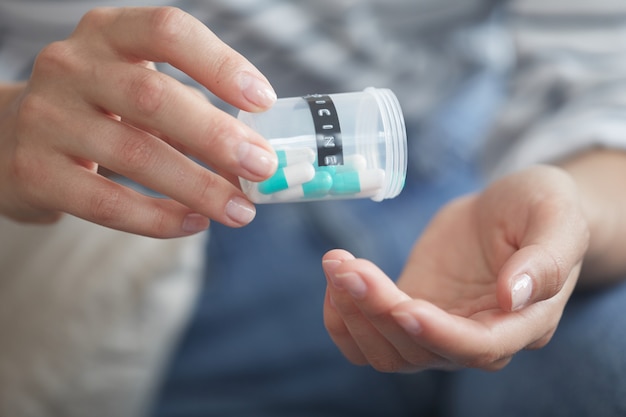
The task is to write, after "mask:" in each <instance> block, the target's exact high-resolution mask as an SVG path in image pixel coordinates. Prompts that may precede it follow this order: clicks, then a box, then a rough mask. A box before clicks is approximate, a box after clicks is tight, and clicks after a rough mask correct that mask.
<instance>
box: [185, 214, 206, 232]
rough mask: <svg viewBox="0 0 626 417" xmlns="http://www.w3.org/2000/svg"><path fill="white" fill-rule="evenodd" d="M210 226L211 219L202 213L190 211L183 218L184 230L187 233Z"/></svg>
mask: <svg viewBox="0 0 626 417" xmlns="http://www.w3.org/2000/svg"><path fill="white" fill-rule="evenodd" d="M208 227H209V219H207V218H206V217H204V216H203V215H201V214H197V213H190V214H188V215H186V216H185V218H184V219H183V225H182V227H181V228H182V230H183V232H185V233H190V234H193V233H198V232H201V231H203V230H206V229H207V228H208Z"/></svg>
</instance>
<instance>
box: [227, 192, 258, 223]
mask: <svg viewBox="0 0 626 417" xmlns="http://www.w3.org/2000/svg"><path fill="white" fill-rule="evenodd" d="M226 216H228V218H229V219H231V220H232V221H234V222H235V223H237V224H240V225H242V226H243V225H246V224H248V223H250V222H251V221H252V219H254V216H256V209H255V208H254V205H253V204H252V203H251V202H249V201H248V200H246V199H245V198H241V197H234V198H233V199H232V200H230V201H229V202H228V203H227V204H226Z"/></svg>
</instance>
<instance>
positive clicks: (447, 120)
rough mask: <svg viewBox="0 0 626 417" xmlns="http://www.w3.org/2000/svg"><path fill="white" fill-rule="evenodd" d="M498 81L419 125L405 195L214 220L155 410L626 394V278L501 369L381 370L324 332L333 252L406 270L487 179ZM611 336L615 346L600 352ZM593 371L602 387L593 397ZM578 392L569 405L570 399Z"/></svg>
mask: <svg viewBox="0 0 626 417" xmlns="http://www.w3.org/2000/svg"><path fill="white" fill-rule="evenodd" d="M500 81H501V78H500V76H499V75H497V74H493V73H488V72H487V73H482V74H479V75H478V76H476V77H474V78H472V79H470V80H468V82H467V83H465V84H464V85H463V86H462V88H461V89H460V91H459V94H457V95H456V96H455V97H454V98H453V99H452V100H450V101H449V102H447V103H445V105H444V106H443V107H442V108H441V109H440V111H439V112H438V114H437V115H436V116H435V117H433V118H432V120H431V122H430V123H429V124H427V125H422V126H419V129H415V128H411V129H410V152H411V154H410V155H411V156H410V160H411V162H412V164H411V167H410V170H409V176H408V178H407V183H406V187H405V190H404V191H403V192H402V194H401V195H400V196H399V197H397V198H395V199H393V200H388V201H384V202H382V203H374V202H371V201H364V200H353V201H341V202H318V203H295V204H284V205H266V206H263V205H261V206H258V213H257V217H256V219H255V220H254V222H253V223H252V224H251V225H249V226H247V227H245V228H242V229H237V230H235V229H228V228H225V227H223V226H221V225H218V224H214V225H213V226H212V227H211V239H210V242H209V245H208V247H207V253H206V256H207V268H206V278H205V285H204V287H203V291H202V293H201V294H200V297H199V302H198V305H197V309H196V312H195V314H194V316H193V318H192V320H191V322H190V323H189V327H188V329H187V331H186V332H185V334H184V336H183V338H182V340H181V341H180V345H179V348H178V350H177V352H176V354H175V355H174V357H173V358H172V361H171V363H170V367H169V369H168V372H167V374H166V377H165V380H164V383H163V386H162V389H161V391H160V393H159V396H158V398H157V401H156V404H155V408H154V412H153V415H155V416H159V417H167V416H176V417H193V416H203V417H206V416H221V417H225V416H257V417H263V416H324V417H332V416H342V417H346V416H361V417H362V416H416V415H431V416H432V415H440V414H441V413H442V412H443V411H442V410H441V408H442V407H443V409H444V411H445V412H447V413H448V414H447V415H449V416H453V417H465V416H478V415H480V416H483V417H484V416H491V415H493V416H496V415H497V416H503V415H506V416H518V415H519V416H524V415H534V416H541V415H550V416H557V415H570V416H571V415H580V414H576V410H582V409H584V407H583V406H584V405H585V404H586V405H587V406H588V407H587V408H589V407H591V405H593V406H594V407H595V406H598V407H601V404H603V400H607V401H610V400H615V398H616V396H618V397H619V398H621V400H620V401H621V402H622V404H623V402H624V400H623V398H626V397H624V395H623V394H624V392H623V390H622V389H623V388H624V387H625V384H624V375H626V369H625V367H624V363H625V362H624V357H625V355H624V353H623V352H624V350H623V349H622V348H623V347H624V346H625V344H624V342H625V339H624V333H625V332H624V330H623V328H621V327H620V326H619V323H620V321H615V320H614V319H612V318H614V317H619V316H621V315H620V314H619V313H620V308H621V307H620V306H622V305H624V303H623V302H619V301H618V300H622V301H623V298H624V296H626V287H624V288H623V289H622V291H621V296H620V293H619V292H618V293H615V294H604V295H603V294H595V295H588V296H587V298H585V299H580V300H578V299H577V300H576V301H575V302H573V303H572V305H571V306H570V307H569V308H568V311H567V312H566V313H565V317H564V319H563V325H562V327H561V330H560V331H559V332H558V333H557V335H556V336H555V340H554V342H553V343H551V344H550V345H549V347H548V348H546V349H544V350H541V351H539V352H525V353H522V354H520V355H519V357H518V358H516V359H515V360H514V361H513V363H512V364H511V365H510V366H509V367H508V368H506V369H505V371H503V372H499V373H494V374H488V373H482V372H476V371H463V372H458V373H451V374H445V373H438V372H423V373H419V374H414V375H403V374H384V373H378V372H376V371H374V370H373V369H371V368H369V367H357V366H354V365H351V364H349V363H348V362H347V361H346V360H345V359H344V358H343V357H342V355H341V354H340V353H339V351H338V350H337V348H336V347H335V346H334V345H333V343H332V341H331V340H330V338H329V337H328V335H327V333H326V331H325V329H324V326H323V319H322V302H323V297H324V290H325V285H326V284H325V279H324V275H323V273H322V269H321V262H320V258H321V256H322V255H323V253H324V252H325V251H327V250H329V249H331V248H335V247H341V248H346V249H349V250H351V251H353V253H354V254H355V255H357V256H360V257H365V258H368V259H370V260H372V261H374V262H376V263H377V264H378V265H379V266H380V267H381V268H382V269H383V270H384V271H385V272H387V274H388V275H390V276H391V277H397V276H398V274H399V273H400V271H401V269H402V265H403V264H404V261H405V259H406V256H407V254H408V252H409V250H410V248H411V246H412V244H413V242H414V241H415V239H416V238H417V237H418V236H419V234H420V232H421V230H422V229H423V227H424V226H425V225H426V223H427V222H428V220H429V219H430V218H431V216H432V215H433V214H434V213H435V212H436V211H437V209H438V208H439V207H441V205H442V204H444V203H445V202H447V201H449V200H450V199H451V198H454V197H455V196H458V195H459V194H462V193H466V192H469V191H472V190H475V189H477V188H479V187H480V186H481V185H482V180H481V178H480V175H478V173H477V171H476V169H475V166H474V162H473V161H474V160H475V157H476V152H477V149H479V147H480V143H479V142H477V138H479V137H481V136H482V133H483V132H484V129H485V128H486V127H487V126H488V124H489V120H490V115H491V114H492V113H493V110H494V108H495V107H496V106H497V104H498V99H499V97H500V86H501V84H500ZM426 162H428V163H426ZM616 297H617V298H616ZM620 297H621V298H620ZM607 303H608V304H607ZM622 327H623V326H622ZM611 335H612V336H611ZM613 339H615V340H614V341H613ZM600 340H604V341H605V342H604V343H602V342H598V341H600ZM613 342H614V343H613ZM607 343H608V344H611V345H612V346H614V348H612V349H610V351H611V354H612V355H613V356H609V357H604V356H603V352H604V351H603V348H604V347H606V346H607ZM589 352H595V353H596V355H595V356H589ZM612 365H616V366H619V367H618V368H615V371H614V372H613V373H612V374H611V375H612V376H611V377H608V378H607V379H604V378H605V376H604V375H603V374H601V373H599V372H597V369H600V370H602V371H605V370H609V369H611V368H610V366H612ZM587 382H589V384H598V385H597V386H598V387H602V391H601V392H600V391H598V392H596V393H595V394H594V395H595V396H593V397H592V398H593V400H592V401H591V402H587V400H586V398H587V397H586V393H587V390H589V389H590V388H591V387H592V386H593V385H588V384H587ZM613 383H619V384H620V385H619V388H616V389H620V390H622V391H621V394H616V392H615V391H611V390H610V386H611V385H610V384H613ZM570 393H573V397H571V396H570V395H569V394H570ZM567 398H572V399H571V400H570V402H569V403H568V405H569V406H570V407H569V408H566V407H563V408H561V407H562V406H563V405H564V404H563V401H565V399H567ZM615 404H616V402H615V401H613V402H611V403H610V405H609V406H607V407H615ZM514 409H515V410H517V412H511V410H514ZM572 409H573V410H572ZM601 409H602V408H598V410H601ZM558 410H568V412H567V413H566V412H563V413H559V412H558ZM612 411H615V412H617V410H615V409H612ZM620 411H621V412H622V414H618V413H609V414H606V413H604V414H603V413H601V414H594V415H598V416H599V415H602V416H608V415H611V416H614V415H623V413H624V409H621V410H620ZM607 412H608V410H607ZM584 415H590V414H584Z"/></svg>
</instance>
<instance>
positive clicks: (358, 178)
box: [330, 169, 385, 195]
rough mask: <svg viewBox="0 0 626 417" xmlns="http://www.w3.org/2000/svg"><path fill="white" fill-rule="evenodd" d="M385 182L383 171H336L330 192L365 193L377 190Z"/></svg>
mask: <svg viewBox="0 0 626 417" xmlns="http://www.w3.org/2000/svg"><path fill="white" fill-rule="evenodd" d="M384 183H385V171H384V170H382V169H366V170H364V171H346V172H337V173H336V174H335V175H334V176H333V186H332V188H331V189H330V192H331V193H332V194H359V195H361V194H365V195H369V194H372V193H374V192H378V191H379V190H380V189H381V188H382V187H383V184H384Z"/></svg>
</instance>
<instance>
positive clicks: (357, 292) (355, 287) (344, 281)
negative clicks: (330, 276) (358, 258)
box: [335, 272, 367, 300]
mask: <svg viewBox="0 0 626 417" xmlns="http://www.w3.org/2000/svg"><path fill="white" fill-rule="evenodd" d="M335 280H336V283H337V286H338V287H339V288H343V289H345V290H346V291H348V292H349V293H350V295H351V296H352V297H353V298H356V299H357V300H360V299H363V298H365V295H366V294H367V285H366V284H365V281H363V279H362V278H361V277H360V276H359V274H357V273H355V272H346V273H343V274H335Z"/></svg>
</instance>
